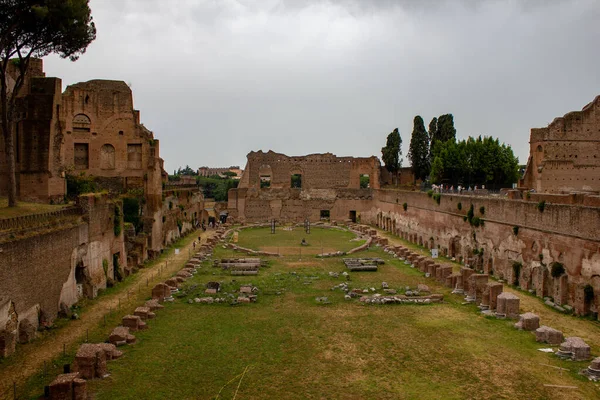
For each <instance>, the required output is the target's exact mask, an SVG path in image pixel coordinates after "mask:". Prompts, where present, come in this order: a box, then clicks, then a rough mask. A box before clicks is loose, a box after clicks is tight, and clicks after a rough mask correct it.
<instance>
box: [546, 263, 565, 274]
mask: <svg viewBox="0 0 600 400" xmlns="http://www.w3.org/2000/svg"><path fill="white" fill-rule="evenodd" d="M550 268H551V270H550V275H552V277H553V278H559V277H560V276H562V275H563V274H564V273H565V267H564V266H563V265H562V264H561V263H559V262H553V263H552V265H551V267H550Z"/></svg>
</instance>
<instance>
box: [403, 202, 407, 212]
mask: <svg viewBox="0 0 600 400" xmlns="http://www.w3.org/2000/svg"><path fill="white" fill-rule="evenodd" d="M402 208H403V209H404V211H406V210H407V209H408V204H406V203H402Z"/></svg>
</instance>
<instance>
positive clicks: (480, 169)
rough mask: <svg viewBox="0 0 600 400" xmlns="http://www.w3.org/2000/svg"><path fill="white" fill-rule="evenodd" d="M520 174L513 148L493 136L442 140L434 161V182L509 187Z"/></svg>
mask: <svg viewBox="0 0 600 400" xmlns="http://www.w3.org/2000/svg"><path fill="white" fill-rule="evenodd" d="M518 178H519V164H518V159H517V157H515V155H514V153H513V151H512V149H511V148H510V146H507V145H506V144H504V143H502V144H500V142H499V141H498V139H494V138H492V137H483V138H482V137H481V136H479V137H477V138H473V137H469V138H468V139H467V140H462V141H459V142H455V141H452V140H449V141H447V142H446V143H443V144H440V145H439V148H438V154H437V155H436V156H435V158H434V160H433V163H432V165H431V180H432V182H433V183H448V184H453V185H459V184H460V185H463V186H474V185H488V186H489V185H493V186H495V187H500V186H505V187H506V186H509V185H511V184H512V183H514V182H516V181H517V180H518Z"/></svg>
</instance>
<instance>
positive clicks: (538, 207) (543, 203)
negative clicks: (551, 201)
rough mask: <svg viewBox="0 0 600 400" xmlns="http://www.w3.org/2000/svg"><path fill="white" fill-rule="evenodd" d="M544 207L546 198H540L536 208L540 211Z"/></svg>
mask: <svg viewBox="0 0 600 400" xmlns="http://www.w3.org/2000/svg"><path fill="white" fill-rule="evenodd" d="M545 208H546V200H542V201H540V202H539V203H537V209H538V210H539V211H540V212H544V209H545Z"/></svg>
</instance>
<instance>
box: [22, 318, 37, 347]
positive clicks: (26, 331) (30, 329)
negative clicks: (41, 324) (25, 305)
mask: <svg viewBox="0 0 600 400" xmlns="http://www.w3.org/2000/svg"><path fill="white" fill-rule="evenodd" d="M36 333H37V330H36V329H35V326H33V324H32V323H31V322H29V320H28V319H24V320H23V321H21V322H20V323H19V343H29V342H31V341H32V340H33V339H35V336H36Z"/></svg>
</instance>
